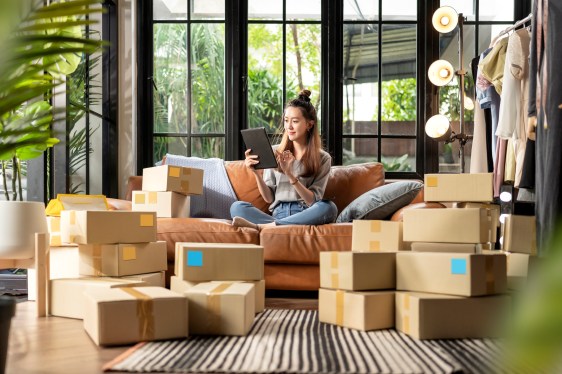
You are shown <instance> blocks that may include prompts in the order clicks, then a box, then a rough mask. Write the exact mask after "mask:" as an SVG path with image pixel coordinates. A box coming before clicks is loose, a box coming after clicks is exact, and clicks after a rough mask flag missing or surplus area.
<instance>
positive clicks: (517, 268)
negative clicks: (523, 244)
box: [505, 252, 540, 277]
mask: <svg viewBox="0 0 562 374" xmlns="http://www.w3.org/2000/svg"><path fill="white" fill-rule="evenodd" d="M505 254H506V256H507V276H508V277H528V276H529V274H532V273H533V271H535V269H536V267H538V266H539V261H540V260H539V258H538V257H536V256H531V255H528V254H526V253H515V252H505Z"/></svg>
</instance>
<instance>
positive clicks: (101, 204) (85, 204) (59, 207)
mask: <svg viewBox="0 0 562 374" xmlns="http://www.w3.org/2000/svg"><path fill="white" fill-rule="evenodd" d="M63 210H109V204H108V203H107V199H106V198H105V196H104V195H80V194H61V193H59V194H57V197H56V199H52V200H51V201H49V204H47V208H45V214H46V215H47V216H53V217H60V215H61V212H62V211H63Z"/></svg>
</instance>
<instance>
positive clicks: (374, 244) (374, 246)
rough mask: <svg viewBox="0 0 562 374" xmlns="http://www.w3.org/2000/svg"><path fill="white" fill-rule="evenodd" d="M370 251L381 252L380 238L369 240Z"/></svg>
mask: <svg viewBox="0 0 562 374" xmlns="http://www.w3.org/2000/svg"><path fill="white" fill-rule="evenodd" d="M369 251H370V252H380V251H381V242H380V241H378V240H371V241H370V242H369Z"/></svg>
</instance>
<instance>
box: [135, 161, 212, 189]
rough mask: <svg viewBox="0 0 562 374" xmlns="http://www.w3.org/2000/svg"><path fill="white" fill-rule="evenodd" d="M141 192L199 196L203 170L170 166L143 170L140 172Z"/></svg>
mask: <svg viewBox="0 0 562 374" xmlns="http://www.w3.org/2000/svg"><path fill="white" fill-rule="evenodd" d="M142 190H143V191H156V192H164V191H170V192H177V193H181V194H183V195H201V194H202V193H203V170H202V169H195V168H185V167H181V166H172V165H162V166H155V167H151V168H145V169H143V171H142Z"/></svg>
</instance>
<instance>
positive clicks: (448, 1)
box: [441, 0, 494, 21]
mask: <svg viewBox="0 0 562 374" xmlns="http://www.w3.org/2000/svg"><path fill="white" fill-rule="evenodd" d="M492 2H494V1H480V12H482V4H484V3H492ZM475 4H476V1H472V0H441V6H445V5H447V6H450V7H452V8H454V9H455V10H456V11H457V13H462V14H463V16H465V17H466V18H467V20H468V21H474V20H475V19H476V15H475V14H476V12H475V8H474V6H475ZM480 20H481V21H482V16H480Z"/></svg>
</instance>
